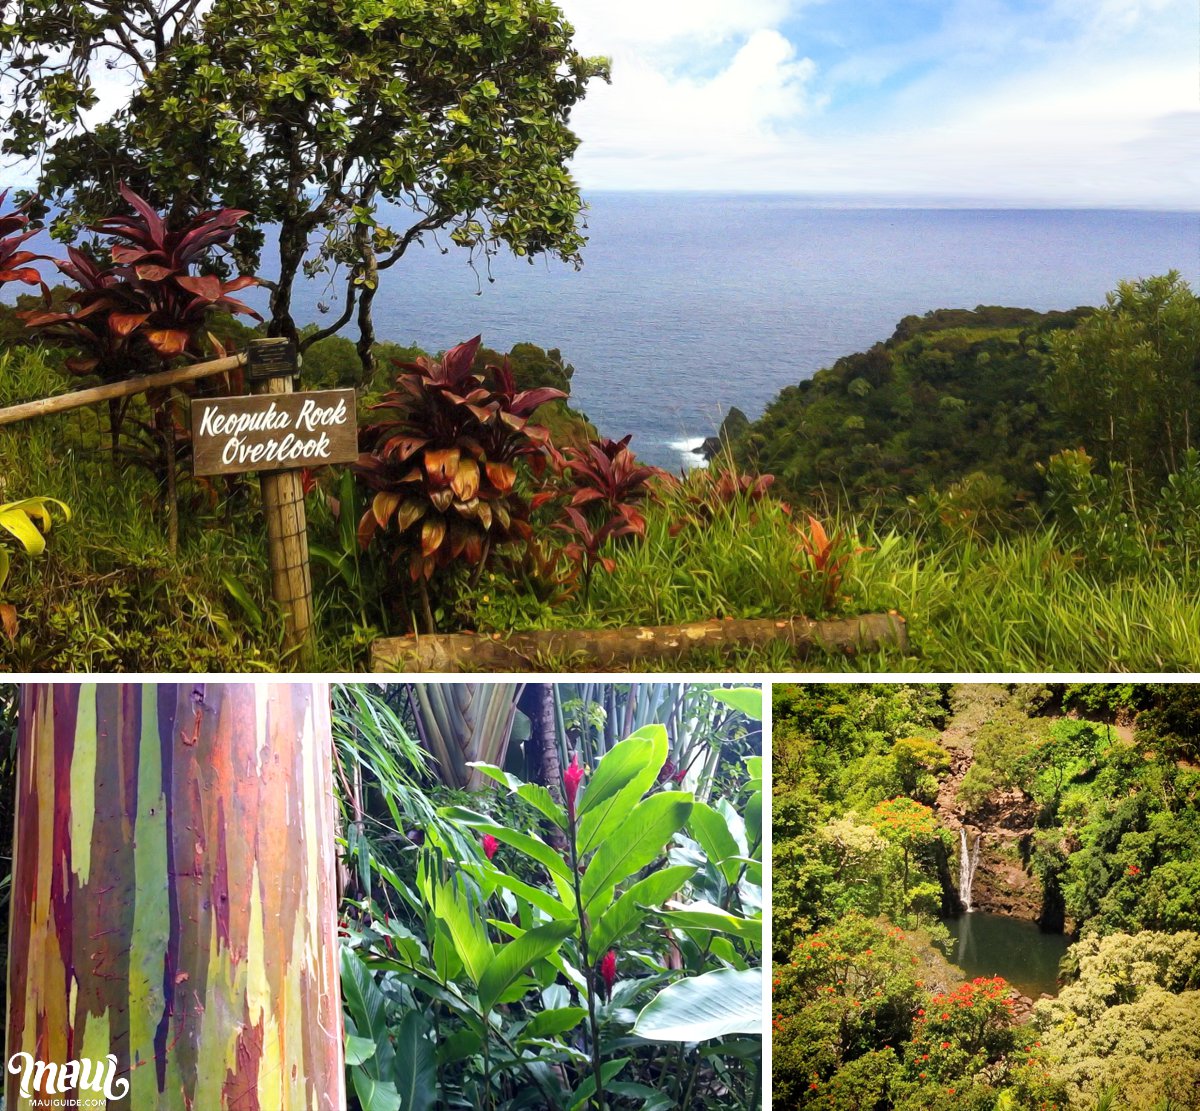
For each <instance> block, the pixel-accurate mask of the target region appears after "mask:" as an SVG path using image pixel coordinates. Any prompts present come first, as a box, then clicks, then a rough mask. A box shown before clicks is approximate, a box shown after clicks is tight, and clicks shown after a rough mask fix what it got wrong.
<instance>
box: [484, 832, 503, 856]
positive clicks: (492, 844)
mask: <svg viewBox="0 0 1200 1111" xmlns="http://www.w3.org/2000/svg"><path fill="white" fill-rule="evenodd" d="M498 848H500V842H499V841H497V840H496V838H494V837H493V836H492V835H491V834H490V833H485V834H484V835H483V855H484V856H486V857H487V858H488V860H491V859H492V857H494V856H495V855H496V850H497V849H498Z"/></svg>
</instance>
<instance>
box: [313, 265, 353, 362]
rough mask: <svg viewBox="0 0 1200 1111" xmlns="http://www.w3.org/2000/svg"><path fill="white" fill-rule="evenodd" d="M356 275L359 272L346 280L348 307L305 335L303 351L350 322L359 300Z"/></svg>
mask: <svg viewBox="0 0 1200 1111" xmlns="http://www.w3.org/2000/svg"><path fill="white" fill-rule="evenodd" d="M356 277H357V272H355V273H352V274H351V275H350V277H349V278H348V279H347V280H346V307H345V308H344V309H343V310H342V315H341V316H339V317H338V318H337V320H335V321H334V322H333V323H332V324H327V325H326V326H325V327H324V328H321V329H320V330H319V331H316V332H313V334H312V335H311V336H305V337H304V339H302V340H301V341H300V350H301V352H304V351H307V350H308V349H309V348H310V347H311V346H312V345H313V344H314V343H316V342H317V341H318V340H322V339H328V338H329V337H330V336H332V335H336V334H337V333H338V332H340V331H341V330H342V329H343V328H344V327H345V326H346V325H347V324H349V323H350V317H352V316H353V315H354V303H355V301H357V300H358V286H356V285H355V284H354V279H355V278H356Z"/></svg>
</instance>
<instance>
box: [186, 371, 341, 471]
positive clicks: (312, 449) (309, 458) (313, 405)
mask: <svg viewBox="0 0 1200 1111" xmlns="http://www.w3.org/2000/svg"><path fill="white" fill-rule="evenodd" d="M357 458H358V420H357V415H356V413H355V398H354V391H353V390H309V391H305V392H301V393H271V394H260V395H257V396H254V397H216V398H205V399H197V400H195V401H193V402H192V472H193V473H194V474H197V475H214V474H238V473H241V472H243V471H281V470H298V469H299V468H301V467H321V466H324V465H325V464H326V463H350V462H353V461H354V460H355V459H357Z"/></svg>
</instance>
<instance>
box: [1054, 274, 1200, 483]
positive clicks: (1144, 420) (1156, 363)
mask: <svg viewBox="0 0 1200 1111" xmlns="http://www.w3.org/2000/svg"><path fill="white" fill-rule="evenodd" d="M1051 351H1052V353H1053V358H1054V367H1055V369H1054V372H1053V375H1052V377H1051V387H1052V390H1053V394H1052V401H1053V405H1054V407H1055V408H1056V409H1057V410H1058V412H1059V414H1060V415H1061V417H1062V418H1063V420H1064V422H1065V424H1066V427H1067V429H1068V431H1070V432H1072V433H1074V434H1075V435H1077V436H1079V437H1080V440H1081V441H1082V443H1083V445H1084V446H1085V447H1086V449H1087V451H1088V452H1089V453H1091V454H1093V455H1095V456H1097V457H1098V458H1099V459H1100V460H1101V461H1102V462H1103V463H1106V464H1113V463H1121V464H1124V465H1125V466H1126V467H1128V468H1129V474H1130V479H1131V481H1133V483H1134V484H1135V485H1136V486H1138V487H1140V488H1141V489H1143V490H1157V489H1158V487H1159V486H1160V485H1161V484H1162V483H1163V481H1165V479H1166V477H1167V476H1168V475H1170V474H1172V473H1174V472H1175V471H1176V470H1178V469H1179V466H1180V465H1181V464H1182V463H1183V461H1184V455H1185V453H1186V451H1187V449H1188V448H1189V447H1194V446H1195V444H1196V441H1195V438H1194V437H1195V431H1194V429H1195V426H1196V421H1197V416H1198V415H1200V379H1198V378H1197V374H1196V368H1197V366H1200V298H1198V297H1197V296H1196V294H1195V293H1193V292H1192V290H1191V289H1190V287H1189V286H1188V284H1187V282H1185V281H1183V280H1182V279H1181V278H1180V276H1179V274H1178V273H1177V272H1176V271H1171V272H1170V273H1168V274H1165V275H1161V276H1159V277H1153V278H1146V279H1143V280H1142V281H1137V282H1131V281H1128V282H1121V283H1120V285H1118V287H1117V289H1116V290H1115V291H1114V292H1113V293H1110V294H1109V295H1108V299H1107V304H1106V305H1105V307H1104V308H1103V309H1101V310H1100V311H1099V312H1098V313H1096V314H1095V315H1093V316H1091V317H1089V318H1088V319H1087V320H1085V321H1084V322H1083V323H1082V324H1081V325H1080V326H1079V327H1078V328H1076V329H1075V330H1074V331H1070V332H1065V331H1064V332H1059V333H1057V334H1056V335H1055V336H1054V338H1053V341H1052V343H1051Z"/></svg>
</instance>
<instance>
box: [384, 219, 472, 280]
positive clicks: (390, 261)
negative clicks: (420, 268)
mask: <svg viewBox="0 0 1200 1111" xmlns="http://www.w3.org/2000/svg"><path fill="white" fill-rule="evenodd" d="M452 219H454V213H452V212H443V213H438V214H434V215H430V216H426V217H425V219H424V220H418V221H417V222H416V223H415V224H413V226H412V227H411V228H409V229H408V231H406V232H405V233H404V234H403V235H402V236H401V237H400V245H399V246H398V247H397V248H396V249H395V250H394V251H393V252H392V253H391V254H390V255H388V256H387V258H385V259H383V260H382V261H381V262H380V263H379V264H378V266H376V269H377V270H387V269H388V268H389V267H391V266H393V265H395V264H396V263H397V262H399V261H400V259H401V258H403V257H404V252H405V251H407V250H408V248H409V247H411V246H412V244H413V241H414V240H415V239H417V238H419V237H420V236H421V235H423V234H424V233H425V232H427V231H436V230H437V229H438V228H442V227H445V226H446V225H447V224H448V223H450V221H451V220H452Z"/></svg>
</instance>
